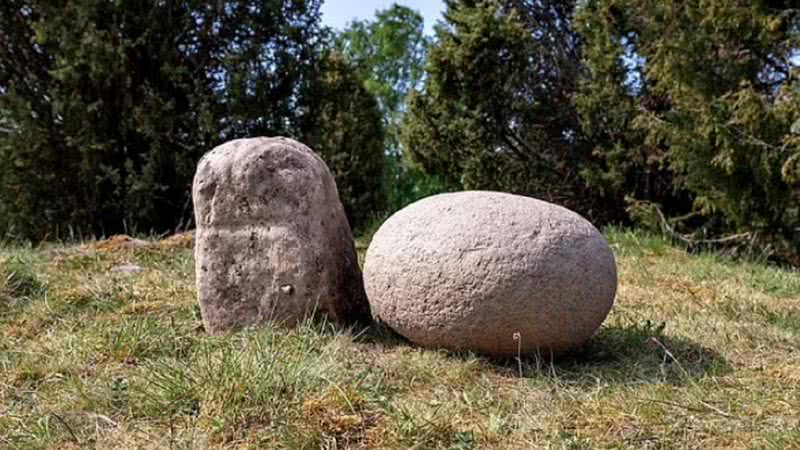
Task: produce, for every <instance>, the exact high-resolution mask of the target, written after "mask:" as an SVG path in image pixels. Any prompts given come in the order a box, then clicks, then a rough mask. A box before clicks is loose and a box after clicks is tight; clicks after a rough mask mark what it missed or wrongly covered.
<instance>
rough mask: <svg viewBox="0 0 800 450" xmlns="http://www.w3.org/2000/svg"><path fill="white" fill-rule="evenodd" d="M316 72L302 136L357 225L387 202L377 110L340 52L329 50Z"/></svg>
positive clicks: (361, 227)
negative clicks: (325, 166)
mask: <svg viewBox="0 0 800 450" xmlns="http://www.w3.org/2000/svg"><path fill="white" fill-rule="evenodd" d="M319 71H320V74H319V76H317V77H315V82H314V85H313V87H312V89H311V91H312V92H313V93H314V96H313V100H311V99H310V100H309V101H310V102H313V103H310V104H309V105H308V107H309V108H310V113H309V114H307V115H306V122H305V123H304V124H303V130H302V133H303V139H304V141H305V142H306V143H308V145H309V146H311V148H313V149H314V150H315V151H317V152H318V153H320V155H321V156H322V158H323V159H324V160H325V161H326V162H327V164H328V167H330V169H331V171H332V172H333V175H334V178H335V179H336V185H337V187H338V190H339V196H340V197H341V199H342V202H343V204H344V208H345V212H346V213H347V217H348V219H349V220H350V224H351V226H352V227H354V228H356V229H358V230H360V229H363V228H364V227H365V226H366V225H367V224H368V222H369V221H370V220H371V219H373V218H374V217H375V216H377V215H380V214H383V212H384V211H385V207H386V193H385V191H384V189H383V179H384V173H383V171H384V155H383V142H384V129H383V122H382V115H381V111H380V109H379V107H378V103H377V100H376V98H375V96H374V95H372V94H371V93H370V92H369V91H368V90H367V88H366V87H365V86H364V83H363V81H362V79H361V77H360V76H359V74H358V72H356V71H355V70H354V68H353V66H352V65H351V63H350V62H349V61H348V60H347V58H345V57H344V56H342V55H340V54H338V53H335V52H331V53H329V54H328V55H327V56H326V57H325V58H324V59H323V62H322V64H321V65H320V67H319Z"/></svg>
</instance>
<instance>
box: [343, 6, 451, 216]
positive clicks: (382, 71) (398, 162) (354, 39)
mask: <svg viewBox="0 0 800 450" xmlns="http://www.w3.org/2000/svg"><path fill="white" fill-rule="evenodd" d="M424 31H425V30H424V21H423V18H422V16H421V15H420V14H419V13H418V12H416V11H414V10H412V9H410V8H407V7H405V6H400V5H397V4H393V5H392V6H391V7H389V8H387V9H385V10H381V11H378V12H377V13H376V15H375V18H374V19H373V20H371V21H354V22H352V23H350V24H349V26H348V28H347V29H345V30H344V31H343V32H342V33H341V34H339V35H338V36H337V37H336V48H337V49H338V51H340V52H341V53H342V54H343V55H345V56H346V57H347V58H348V59H349V60H350V61H351V62H352V63H353V65H354V66H355V67H356V69H357V70H358V73H359V74H360V76H361V77H362V78H363V79H364V84H365V86H366V88H367V90H368V91H369V92H371V93H372V94H373V95H375V97H376V98H377V99H378V105H379V107H380V109H381V113H382V115H383V124H384V128H385V141H384V153H385V161H384V166H385V170H386V176H385V180H384V181H385V183H384V187H383V190H384V191H385V192H386V197H387V202H388V211H389V212H393V211H397V210H399V209H401V208H402V207H404V206H406V205H408V204H409V203H412V202H414V201H415V200H418V199H420V198H422V197H426V196H428V195H432V194H436V193H439V192H442V190H444V187H443V185H442V183H441V182H440V181H439V179H438V177H436V176H429V175H427V174H425V173H424V172H423V171H422V170H420V169H419V168H417V167H414V166H412V165H410V164H409V163H408V161H407V159H406V158H405V156H404V152H403V151H402V149H401V147H400V142H399V134H400V128H401V125H402V118H403V115H404V114H405V112H406V110H407V106H406V98H407V97H408V94H409V92H410V91H411V90H412V89H413V88H415V87H417V86H419V84H420V82H421V80H422V78H423V74H424V62H425V55H426V52H427V46H428V45H429V43H430V39H429V38H428V37H426V36H425V34H424ZM383 213H385V211H384V210H373V215H374V217H373V220H379V219H382V218H383Z"/></svg>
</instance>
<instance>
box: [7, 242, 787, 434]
mask: <svg viewBox="0 0 800 450" xmlns="http://www.w3.org/2000/svg"><path fill="white" fill-rule="evenodd" d="M607 235H608V237H609V240H610V242H611V245H612V247H613V248H614V250H615V252H616V254H617V257H618V263H619V269H620V271H619V273H620V288H619V293H618V297H617V302H616V305H615V307H614V310H613V312H612V314H611V315H610V316H609V318H608V320H607V322H606V323H605V325H604V327H603V329H602V330H601V331H600V333H599V334H598V335H597V336H596V337H595V338H594V339H593V340H592V341H591V342H590V343H588V344H587V345H586V346H585V347H584V348H582V349H580V350H579V351H577V352H575V354H573V355H570V356H568V357H565V358H562V359H560V360H557V361H549V360H540V359H536V358H524V359H522V360H513V359H512V360H504V361H497V360H489V359H486V358H482V357H479V356H475V355H470V354H452V353H448V352H444V351H435V350H423V349H418V348H414V347H412V346H409V345H408V344H406V343H405V342H403V341H402V340H401V339H398V338H396V337H394V336H392V335H391V334H390V333H388V332H386V331H385V330H379V329H368V330H336V329H333V328H332V327H330V326H328V325H326V324H324V323H314V322H309V323H307V324H305V325H304V326H302V327H300V328H298V329H295V330H281V329H276V330H273V329H264V330H260V331H249V332H243V333H237V334H232V335H228V336H222V337H212V336H208V335H206V334H205V333H204V332H203V330H202V327H201V324H200V321H199V313H198V309H197V307H196V305H195V302H196V301H195V293H194V285H193V267H192V258H191V251H190V250H189V249H188V248H186V247H187V242H190V240H189V238H187V237H181V238H176V239H174V240H169V241H166V242H168V243H164V242H165V241H162V244H148V245H128V243H130V242H131V241H129V240H128V239H123V238H117V239H116V240H111V241H106V242H102V243H93V244H88V245H85V246H83V247H63V248H57V249H50V250H31V249H2V250H0V261H2V266H0V448H11V449H16V448H19V449H73V448H76V449H77V448H98V449H107V448H130V449H137V448H140V449H151V448H154V449H246V448H253V449H255V448H287V449H297V448H331V449H334V448H336V449H343V448H362V449H373V448H420V449H422V448H431V449H439V448H441V449H445V448H447V449H449V448H454V449H471V448H486V449H509V448H557V449H561V448H565V449H583V448H586V449H588V448H630V449H639V448H653V449H656V448H663V449H668V448H697V449H707V448H729V449H760V448H764V449H784V448H785V449H791V448H800V275H799V274H798V273H797V272H794V271H789V270H782V269H778V268H774V267H768V266H766V265H763V264H755V263H745V262H732V261H726V260H724V259H721V258H717V257H714V256H713V255H687V254H686V253H685V252H683V251H681V250H679V249H676V248H674V247H671V246H670V245H668V244H667V243H666V242H664V241H663V240H661V239H658V238H654V237H649V236H646V235H642V234H637V233H631V232H623V231H618V230H610V231H609V232H608V233H607ZM173 244H174V245H173ZM363 247H364V246H363V245H362V247H361V248H362V249H363ZM125 263H131V264H136V265H138V266H140V267H142V268H143V270H142V271H141V272H138V273H131V274H126V273H117V272H112V271H111V269H112V268H114V267H116V266H118V265H120V264H125Z"/></svg>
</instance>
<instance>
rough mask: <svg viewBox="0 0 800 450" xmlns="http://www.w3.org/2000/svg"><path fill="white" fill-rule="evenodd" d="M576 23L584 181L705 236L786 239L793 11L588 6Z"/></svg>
mask: <svg viewBox="0 0 800 450" xmlns="http://www.w3.org/2000/svg"><path fill="white" fill-rule="evenodd" d="M576 22H577V23H578V28H579V30H580V31H581V33H582V35H583V37H584V39H585V40H586V46H585V62H586V64H587V66H588V68H589V69H590V72H591V78H590V79H589V80H587V81H586V82H585V83H584V84H583V85H582V86H581V90H580V94H579V96H578V100H577V104H578V105H579V108H580V111H581V116H582V120H583V125H584V129H585V131H586V133H587V135H588V136H590V137H591V139H592V141H593V143H594V145H595V154H596V155H597V157H598V159H599V163H598V164H597V165H596V166H594V167H593V168H592V170H589V171H587V174H588V175H589V177H588V178H589V180H590V182H593V183H595V184H596V185H598V186H602V187H604V188H605V189H607V190H609V191H611V192H613V193H615V194H616V195H617V196H623V195H625V194H631V195H632V196H634V197H636V198H638V199H641V200H652V201H656V202H658V203H667V204H668V205H667V208H665V209H667V210H669V209H672V210H673V212H679V211H680V212H686V211H687V210H688V209H690V208H693V209H694V210H695V211H698V212H700V213H702V214H703V215H705V216H706V217H707V218H708V219H707V220H706V221H705V222H704V223H703V224H702V225H703V226H704V227H710V229H711V230H712V231H713V230H716V231H723V230H730V229H733V230H743V231H758V232H760V233H763V234H768V235H778V236H783V237H788V238H791V237H792V236H793V235H795V234H796V229H797V226H798V225H800V211H798V206H797V205H798V200H799V199H800V196H799V195H798V194H800V188H798V184H797V182H798V177H797V175H798V170H797V169H798V166H797V161H798V158H800V157H798V156H797V155H798V154H799V153H800V140H798V134H797V133H796V132H795V131H792V130H793V126H794V125H795V124H796V123H797V122H798V119H800V108H799V106H800V90H798V88H800V83H799V81H798V68H797V64H796V60H795V61H794V62H793V59H796V49H797V48H798V44H800V10H798V9H797V8H792V7H791V6H789V4H788V3H786V2H763V1H757V2H730V1H722V0H714V1H706V2H681V1H655V0H590V1H587V2H584V4H583V5H582V6H581V8H579V13H578V19H577V20H576ZM670 187H671V189H670ZM687 193H688V194H689V197H690V198H691V199H692V201H691V202H686V201H685V200H684V201H681V196H684V199H685V198H686V195H685V194H687ZM670 206H672V207H671V208H670ZM676 206H677V207H676ZM681 210H682V211H681Z"/></svg>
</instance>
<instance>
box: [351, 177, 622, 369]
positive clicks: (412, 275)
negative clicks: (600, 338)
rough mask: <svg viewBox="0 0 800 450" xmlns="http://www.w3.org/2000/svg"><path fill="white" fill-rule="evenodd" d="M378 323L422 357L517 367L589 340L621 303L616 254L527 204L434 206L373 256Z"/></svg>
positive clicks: (382, 236) (483, 201)
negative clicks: (497, 360)
mask: <svg viewBox="0 0 800 450" xmlns="http://www.w3.org/2000/svg"><path fill="white" fill-rule="evenodd" d="M364 283H365V287H366V292H367V297H368V299H369V302H370V308H371V310H372V315H373V317H375V319H376V320H379V321H381V322H383V323H385V324H386V325H388V326H389V327H390V328H392V329H394V330H395V331H396V332H397V333H399V334H400V335H402V336H404V337H406V338H407V339H409V340H410V341H411V342H413V343H416V344H418V345H422V346H425V347H434V348H446V349H451V350H467V351H474V352H477V353H484V354H491V355H498V356H514V355H517V354H531V353H536V352H539V353H547V354H550V353H560V352H563V351H565V350H568V349H570V348H573V347H575V346H577V345H579V344H581V343H583V342H585V341H586V340H588V339H589V338H590V337H591V336H592V335H593V334H594V333H595V331H597V329H598V328H599V327H600V325H601V324H602V322H603V320H605V318H606V316H607V315H608V312H609V311H610V309H611V306H612V304H613V302H614V296H615V294H616V288H617V271H616V263H615V261H614V255H613V253H612V252H611V249H610V248H609V246H608V243H607V242H606V240H605V239H604V238H603V236H602V235H601V234H600V232H599V231H598V230H597V229H596V228H595V227H594V226H593V225H592V224H591V223H589V222H588V221H587V220H586V219H584V218H583V217H581V216H580V215H578V214H577V213H575V212H573V211H570V210H568V209H566V208H563V207H561V206H557V205H554V204H551V203H547V202H544V201H541V200H537V199H534V198H530V197H523V196H519V195H512V194H505V193H500V192H485V191H470V192H458V193H451V194H441V195H435V196H433V197H428V198H426V199H423V200H420V201H418V202H416V203H414V204H412V205H410V206H408V207H406V208H405V209H403V210H401V211H399V212H397V213H396V214H394V215H393V216H392V217H390V218H389V219H388V220H387V221H386V222H385V223H384V224H383V225H382V226H381V227H380V229H379V230H378V232H377V233H376V234H375V236H374V237H373V239H372V242H371V244H370V246H369V249H368V250H367V255H366V259H365V262H364Z"/></svg>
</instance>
